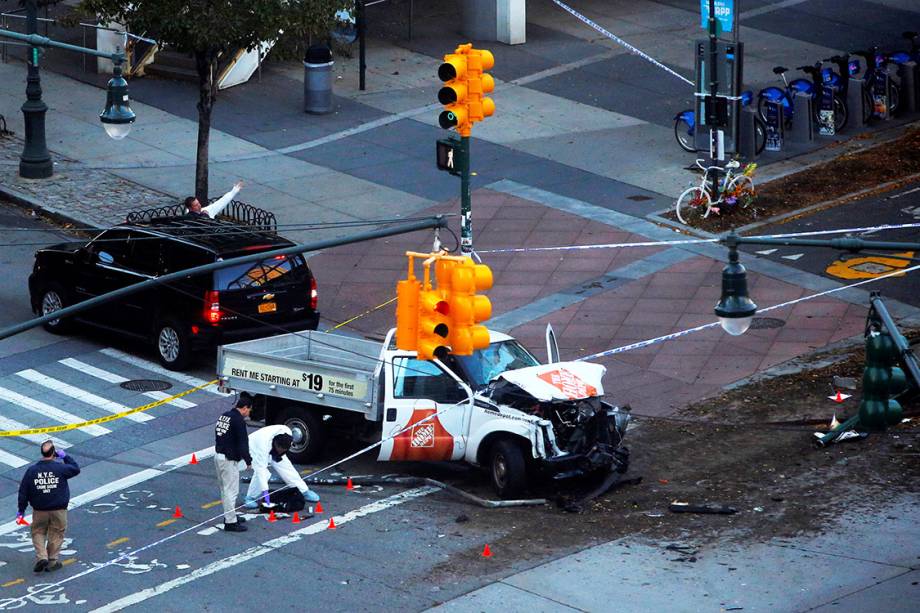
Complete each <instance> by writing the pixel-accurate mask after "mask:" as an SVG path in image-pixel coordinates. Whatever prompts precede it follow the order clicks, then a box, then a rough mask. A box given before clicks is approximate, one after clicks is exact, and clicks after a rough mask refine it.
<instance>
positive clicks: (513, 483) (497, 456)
mask: <svg viewBox="0 0 920 613" xmlns="http://www.w3.org/2000/svg"><path fill="white" fill-rule="evenodd" d="M489 455H490V459H491V462H490V463H489V468H490V472H491V475H492V487H494V488H495V491H496V492H497V493H498V496H499V497H500V498H503V499H509V498H517V497H519V496H520V495H521V493H522V492H523V491H524V489H525V488H526V487H527V464H526V462H525V461H524V452H523V451H522V449H521V446H520V445H518V444H517V443H515V442H514V441H512V440H509V439H502V440H500V441H498V442H497V443H495V444H494V445H493V446H492V449H491V450H490V453H489Z"/></svg>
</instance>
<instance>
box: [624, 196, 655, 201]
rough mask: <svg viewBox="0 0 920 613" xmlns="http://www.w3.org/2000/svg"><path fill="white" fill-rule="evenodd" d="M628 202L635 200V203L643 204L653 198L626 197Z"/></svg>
mask: <svg viewBox="0 0 920 613" xmlns="http://www.w3.org/2000/svg"><path fill="white" fill-rule="evenodd" d="M626 199H627V200H634V201H635V202H643V201H645V200H651V199H652V197H651V196H626Z"/></svg>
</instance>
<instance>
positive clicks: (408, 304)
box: [396, 268, 421, 351]
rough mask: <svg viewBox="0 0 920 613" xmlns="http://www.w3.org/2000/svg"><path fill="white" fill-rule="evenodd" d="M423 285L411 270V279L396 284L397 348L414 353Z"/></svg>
mask: <svg viewBox="0 0 920 613" xmlns="http://www.w3.org/2000/svg"><path fill="white" fill-rule="evenodd" d="M420 291H421V284H420V283H419V282H418V279H416V278H415V276H414V275H413V274H412V269H411V268H410V269H409V278H408V279H403V280H401V281H398V282H397V283H396V346H397V347H398V348H399V349H402V350H403V351H414V350H415V348H416V346H417V343H418V296H419V292H420Z"/></svg>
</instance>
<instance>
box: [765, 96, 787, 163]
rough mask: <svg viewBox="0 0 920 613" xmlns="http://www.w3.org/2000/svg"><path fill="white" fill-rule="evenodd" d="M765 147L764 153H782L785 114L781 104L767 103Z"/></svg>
mask: <svg viewBox="0 0 920 613" xmlns="http://www.w3.org/2000/svg"><path fill="white" fill-rule="evenodd" d="M764 123H766V124H767V146H766V147H764V149H765V150H766V151H782V150H783V141H784V140H785V131H786V113H785V112H784V111H783V104H782V103H781V102H767V117H766V121H765V122H764Z"/></svg>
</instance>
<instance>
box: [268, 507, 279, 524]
mask: <svg viewBox="0 0 920 613" xmlns="http://www.w3.org/2000/svg"><path fill="white" fill-rule="evenodd" d="M268 521H278V518H277V517H275V510H274V509H272V510H271V511H269V512H268Z"/></svg>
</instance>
